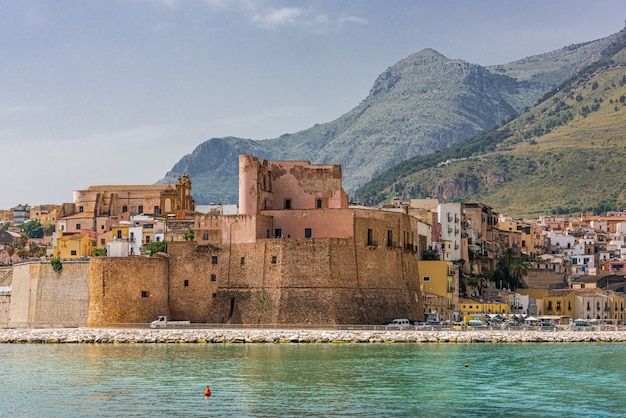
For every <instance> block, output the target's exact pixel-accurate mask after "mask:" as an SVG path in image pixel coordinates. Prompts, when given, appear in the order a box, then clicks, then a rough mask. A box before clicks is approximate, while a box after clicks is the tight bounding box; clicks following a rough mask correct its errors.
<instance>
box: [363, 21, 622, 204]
mask: <svg viewBox="0 0 626 418" xmlns="http://www.w3.org/2000/svg"><path fill="white" fill-rule="evenodd" d="M476 144H481V146H482V147H483V149H480V147H477V146H476ZM624 150H626V30H622V31H620V32H619V33H617V34H615V36H612V37H611V39H610V42H608V43H607V44H606V45H605V46H604V48H603V49H602V51H600V57H599V58H598V59H597V60H596V61H594V62H592V63H591V64H588V65H587V66H586V67H582V68H579V69H578V71H577V73H576V75H575V76H574V77H571V78H569V79H567V80H566V81H565V82H563V83H561V85H559V86H558V87H557V88H555V89H553V90H551V91H550V92H547V93H546V94H545V95H544V98H543V101H542V102H540V103H539V104H538V105H537V106H535V107H534V108H533V109H530V110H529V111H528V112H525V113H524V114H522V115H520V116H519V117H518V118H516V119H515V120H513V121H511V122H509V123H508V124H506V125H504V126H503V127H500V128H498V129H494V130H492V131H489V132H485V133H483V134H481V135H478V136H476V137H474V138H470V139H468V140H466V141H462V142H460V143H457V144H455V145H454V146H453V147H451V148H450V149H447V150H440V151H438V152H436V153H434V154H432V155H430V156H424V157H414V158H413V159H411V160H407V161H405V162H402V163H401V164H399V165H397V166H395V167H393V168H391V169H390V170H388V171H387V172H385V173H383V174H382V175H381V176H380V177H379V178H377V179H374V180H372V181H371V182H370V183H369V184H366V185H365V186H364V187H363V188H361V189H360V190H359V192H358V193H359V195H360V196H361V197H362V198H363V199H364V200H366V201H369V202H370V203H374V202H382V201H386V200H387V199H390V198H391V197H392V196H400V197H403V198H408V197H411V198H419V197H434V198H439V199H442V200H454V201H463V200H465V199H468V198H472V199H478V200H481V201H483V202H485V203H487V204H489V205H491V206H493V207H494V208H498V210H502V211H504V212H505V213H509V214H514V215H534V214H539V213H550V212H552V213H555V212H556V213H578V212H580V211H583V210H585V211H587V212H595V213H600V212H602V211H606V210H607V209H609V210H621V209H622V208H624V206H626V182H625V181H621V180H620V179H621V178H622V177H623V175H622V174H621V170H620V167H621V165H622V164H621V155H623V154H622V153H623V151H624ZM618 151H619V152H618Z"/></svg>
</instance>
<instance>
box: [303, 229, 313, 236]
mask: <svg viewBox="0 0 626 418" xmlns="http://www.w3.org/2000/svg"><path fill="white" fill-rule="evenodd" d="M311 236H312V233H311V228H304V238H311Z"/></svg>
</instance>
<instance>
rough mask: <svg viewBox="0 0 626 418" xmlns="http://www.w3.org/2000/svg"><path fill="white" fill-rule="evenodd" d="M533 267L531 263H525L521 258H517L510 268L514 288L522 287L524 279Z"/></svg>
mask: <svg viewBox="0 0 626 418" xmlns="http://www.w3.org/2000/svg"><path fill="white" fill-rule="evenodd" d="M531 267H532V263H531V262H530V261H525V260H524V259H522V258H521V257H517V259H516V260H515V262H514V263H513V264H512V265H511V267H510V270H509V272H510V275H511V278H512V279H513V288H514V289H516V288H518V287H522V283H523V282H522V278H523V277H524V276H526V275H527V274H528V270H529V269H530V268H531Z"/></svg>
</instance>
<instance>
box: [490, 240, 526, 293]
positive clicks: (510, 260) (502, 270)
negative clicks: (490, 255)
mask: <svg viewBox="0 0 626 418" xmlns="http://www.w3.org/2000/svg"><path fill="white" fill-rule="evenodd" d="M531 266H532V264H531V263H530V262H528V261H526V260H524V259H523V258H522V257H521V256H519V255H518V254H517V251H516V250H515V249H514V248H507V249H505V250H504V251H503V252H502V255H500V261H499V262H498V269H497V270H496V271H495V273H494V279H495V280H496V285H498V283H500V287H505V286H506V287H507V288H509V289H516V288H518V287H521V286H522V284H523V282H522V278H523V277H524V276H525V275H527V274H528V270H529V269H530V268H531Z"/></svg>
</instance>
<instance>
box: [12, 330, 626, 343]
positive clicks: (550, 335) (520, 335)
mask: <svg viewBox="0 0 626 418" xmlns="http://www.w3.org/2000/svg"><path fill="white" fill-rule="evenodd" d="M528 342H533V343H537V342H546V343H572V342H612V343H624V342H626V330H611V331H571V330H558V331H538V330H514V331H513V330H498V329H489V330H468V331H456V330H403V331H397V330H393V331H389V330H385V331H379V330H323V329H317V330H310V329H309V330H302V329H246V330H242V329H189V328H188V329H145V328H47V329H41V328H37V329H32V328H28V329H26V328H20V329H15V328H14V329H0V344H158V343H164V344H171V343H178V344H278V343H297V344H341V343H348V344H356V343H358V344H363V343H365V344H376V343H378V344H380V343H383V344H384V343H413V344H416V343H417V344H419V343H491V344H497V343H528Z"/></svg>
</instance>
